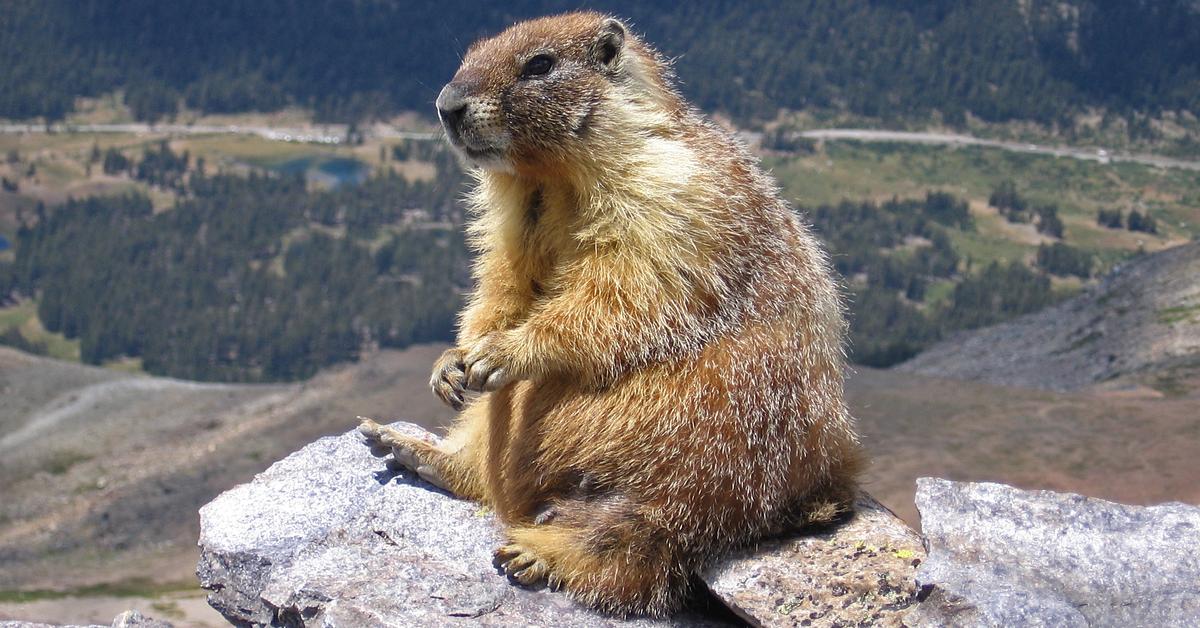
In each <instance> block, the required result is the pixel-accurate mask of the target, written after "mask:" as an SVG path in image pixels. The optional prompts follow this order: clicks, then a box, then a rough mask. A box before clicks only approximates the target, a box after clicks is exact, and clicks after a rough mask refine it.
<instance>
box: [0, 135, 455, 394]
mask: <svg viewBox="0 0 1200 628" xmlns="http://www.w3.org/2000/svg"><path fill="white" fill-rule="evenodd" d="M164 155H166V156H167V158H164ZM439 155H440V156H441V157H442V158H443V163H442V172H443V173H444V174H443V176H442V177H440V178H439V179H438V180H437V181H436V182H433V183H423V182H415V183H410V182H408V181H407V180H406V179H404V178H403V177H399V176H395V175H381V176H376V177H374V178H372V179H370V180H369V181H367V182H365V183H363V184H361V185H358V186H352V185H347V186H341V187H339V188H337V189H334V190H329V191H312V192H309V191H306V185H305V181H304V179H303V177H301V176H298V175H297V176H289V175H277V174H269V175H268V174H259V173H251V174H250V175H249V176H240V175H230V174H217V175H214V176H205V175H204V174H203V173H201V172H197V171H192V172H191V175H190V176H189V177H187V178H186V179H183V178H179V179H178V180H177V181H176V182H175V183H174V185H176V186H178V187H179V191H180V196H179V200H178V201H177V202H176V204H175V205H174V206H173V207H171V208H170V209H168V210H167V211H163V212H159V213H157V214H155V213H154V212H153V211H152V209H151V203H150V200H149V199H148V198H147V197H146V196H144V195H142V194H140V193H139V194H130V195H125V196H95V197H89V198H86V199H83V200H72V201H68V202H67V203H66V204H65V205H62V206H60V207H57V208H55V209H53V211H46V210H44V209H43V208H41V207H39V208H38V210H37V212H36V215H35V216H29V217H27V218H26V220H27V221H28V222H29V224H30V225H32V226H29V227H22V228H21V230H20V231H19V232H18V236H17V255H16V261H15V264H13V265H11V267H10V266H9V265H8V264H2V263H0V283H3V282H4V281H5V276H6V275H7V276H8V279H7V281H9V282H10V283H11V285H10V286H8V287H7V288H6V287H5V286H4V285H0V294H7V293H8V292H9V291H10V290H11V289H14V288H15V289H16V290H17V291H18V292H21V293H23V294H27V295H35V294H36V295H38V317H39V318H40V319H41V322H42V324H43V325H44V326H45V327H46V329H48V330H50V331H52V332H61V333H62V334H64V335H65V336H67V337H68V338H79V339H80V340H81V347H80V348H81V358H82V360H83V361H84V362H87V363H91V364H100V363H103V362H105V361H106V360H111V359H113V358H117V357H121V356H132V357H138V358H141V360H142V365H143V367H144V368H145V370H147V371H149V372H151V373H155V374H162V375H171V376H175V377H183V378H189V379H200V380H219V381H280V380H294V379H300V378H304V377H308V376H310V375H312V374H313V373H315V372H316V370H317V369H318V368H320V367H321V366H325V365H328V364H334V363H337V362H344V361H349V360H356V359H357V358H358V355H359V352H360V351H362V350H364V349H368V348H371V347H405V346H408V345H410V344H412V343H415V342H428V341H433V340H448V339H450V338H452V337H453V328H454V316H455V313H456V312H457V311H458V310H459V308H460V299H459V295H460V293H461V292H462V291H463V290H464V289H465V288H466V287H467V286H468V285H469V267H470V266H469V262H468V259H467V251H466V246H465V244H464V241H463V235H462V230H461V223H462V217H461V215H460V214H459V213H458V212H459V210H458V208H457V205H456V204H455V198H456V195H457V194H458V193H459V192H460V191H461V186H460V183H461V181H462V177H461V174H460V173H459V171H458V170H457V168H456V167H454V166H453V165H452V159H450V158H449V155H448V154H446V153H444V152H442V153H439ZM181 161H182V162H184V165H185V166H186V157H182V156H179V155H175V154H173V153H171V151H170V150H169V148H166V147H165V146H163V147H161V148H158V149H152V150H147V151H146V153H145V155H144V157H143V158H142V159H141V161H140V162H139V163H137V164H131V165H130V166H129V167H130V168H131V170H132V171H133V172H134V173H135V174H136V175H137V176H139V177H142V178H150V179H159V178H160V175H159V174H157V173H158V172H159V170H158V169H159V168H161V165H162V164H169V163H178V162H181Z"/></svg>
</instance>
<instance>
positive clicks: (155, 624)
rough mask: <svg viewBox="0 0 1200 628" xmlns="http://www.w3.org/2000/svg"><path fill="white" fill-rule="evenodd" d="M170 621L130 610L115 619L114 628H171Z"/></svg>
mask: <svg viewBox="0 0 1200 628" xmlns="http://www.w3.org/2000/svg"><path fill="white" fill-rule="evenodd" d="M172 625H173V624H171V622H169V621H163V620H161V619H154V618H153V617H147V616H145V615H143V614H142V613H141V612H140V611H137V610H130V611H125V612H124V613H121V614H120V615H117V616H116V617H115V618H114V619H113V623H112V628H171V627H172Z"/></svg>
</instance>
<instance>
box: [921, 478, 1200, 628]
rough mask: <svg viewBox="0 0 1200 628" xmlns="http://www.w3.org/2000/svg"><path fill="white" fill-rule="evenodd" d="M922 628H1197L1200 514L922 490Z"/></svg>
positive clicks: (1061, 496)
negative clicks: (926, 553)
mask: <svg viewBox="0 0 1200 628" xmlns="http://www.w3.org/2000/svg"><path fill="white" fill-rule="evenodd" d="M917 509H918V510H919V511H920V513H921V523H922V528H923V532H924V535H925V537H926V539H927V546H928V549H929V556H928V559H927V560H926V561H925V562H924V563H923V564H922V565H921V567H920V569H919V570H918V572H917V580H918V584H920V585H922V586H923V587H931V588H930V589H928V592H929V595H928V597H927V598H926V599H925V600H924V601H923V602H922V603H921V604H920V605H919V606H918V607H917V608H916V609H915V610H914V611H912V612H911V613H910V614H909V615H908V616H907V617H906V621H907V622H908V623H909V624H911V625H914V626H947V625H950V626H1122V627H1124V626H1198V625H1200V508H1197V507H1195V506H1187V505H1184V504H1164V505H1161V506H1149V507H1138V506H1125V505H1122V504H1115V503H1112V502H1107V501H1104V500H1100V499H1093V498H1088V497H1082V496H1079V495H1072V494H1067V493H1052V492H1049V491H1022V490H1019V489H1015V488H1012V487H1009V486H1004V485H1001V484H971V483H959V482H950V481H947V480H940V479H932V478H921V479H919V480H918V481H917Z"/></svg>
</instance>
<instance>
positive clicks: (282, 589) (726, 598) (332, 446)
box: [197, 423, 923, 626]
mask: <svg viewBox="0 0 1200 628" xmlns="http://www.w3.org/2000/svg"><path fill="white" fill-rule="evenodd" d="M393 427H397V428H399V429H403V430H405V431H408V432H409V433H411V434H413V435H414V436H418V437H421V438H429V439H432V438H435V437H433V436H432V435H431V434H428V433H427V432H425V431H424V430H422V429H421V428H419V427H417V426H414V425H411V424H406V423H395V424H393ZM388 462H390V461H388ZM200 524H201V534H200V547H201V559H200V563H199V566H198V568H197V574H198V575H199V577H200V581H201V584H202V586H204V587H205V588H206V589H208V590H209V591H211V594H210V595H209V603H210V604H211V605H212V606H213V607H214V608H216V609H217V610H218V611H220V612H221V613H222V614H224V615H225V617H226V618H228V619H229V620H230V621H231V622H233V623H235V624H238V625H283V624H287V625H297V626H300V625H320V626H359V625H380V626H444V625H447V624H448V623H452V622H454V621H455V620H458V621H461V622H468V623H471V624H473V625H504V626H507V625H514V624H518V625H540V626H610V625H618V624H619V625H630V626H659V625H663V626H666V625H687V626H695V625H721V624H727V623H729V622H730V621H731V620H732V621H736V618H735V617H734V616H732V615H731V614H730V613H729V611H728V610H726V608H725V607H726V606H727V607H728V608H729V609H733V611H734V612H736V613H737V615H739V616H741V617H742V618H743V619H745V620H747V621H750V622H751V623H754V624H758V625H801V624H803V623H804V622H806V621H807V622H817V621H820V622H825V623H828V621H827V620H826V619H821V618H839V619H841V620H844V623H847V624H855V623H868V622H871V621H880V622H887V621H892V622H893V623H895V622H898V621H899V617H900V614H901V611H902V610H903V609H905V608H906V607H907V606H909V605H910V604H912V603H913V600H914V597H915V592H916V589H915V586H913V584H912V580H913V573H914V572H915V565H916V564H917V563H918V562H919V561H920V559H921V558H922V557H923V552H922V551H921V547H920V544H919V541H918V540H917V537H916V536H915V535H914V533H912V531H911V530H909V529H908V528H907V527H905V526H904V524H903V523H901V522H900V521H899V520H898V519H897V518H895V517H894V516H893V515H892V514H891V513H890V512H889V511H887V509H885V508H883V507H882V506H880V505H879V504H878V503H876V502H874V500H871V499H870V498H869V497H865V496H864V497H863V499H862V500H861V501H860V511H859V515H858V516H857V517H855V518H853V519H852V520H850V521H849V522H848V523H846V524H845V525H842V526H839V527H837V528H833V529H829V530H824V531H821V532H819V533H816V534H809V535H797V536H794V537H791V538H785V539H776V540H771V541H768V542H764V543H762V544H761V545H760V546H759V547H758V548H757V549H756V550H754V551H750V550H747V551H745V552H742V553H740V554H738V555H736V556H732V557H730V558H729V559H727V560H725V561H723V562H722V563H720V564H718V565H714V566H713V567H712V568H710V569H708V570H707V571H706V572H705V573H704V574H703V577H704V580H705V582H706V584H707V585H708V588H709V590H710V591H711V592H712V595H713V596H714V597H715V599H711V598H710V599H701V600H698V602H697V604H695V607H694V608H693V609H692V610H690V611H687V612H684V613H681V614H680V615H678V616H676V617H673V618H670V619H668V620H661V621H656V620H650V619H645V618H634V619H631V620H627V621H621V620H617V619H614V618H612V617H607V616H604V615H599V614H596V613H594V612H592V611H591V610H589V609H587V608H585V607H583V606H580V605H579V604H576V603H575V602H573V601H572V600H570V599H569V598H568V597H567V596H566V595H564V594H562V593H558V592H551V591H549V590H546V589H541V590H531V589H526V588H522V587H520V586H516V585H514V584H512V583H510V582H509V581H508V579H507V578H505V577H504V576H502V575H500V574H499V573H498V572H497V570H496V569H495V568H494V567H493V565H492V551H493V550H494V549H495V548H496V547H498V546H499V545H500V544H501V537H500V533H499V527H498V526H497V524H496V522H495V520H494V518H493V516H492V515H491V514H490V513H489V512H488V511H486V510H485V509H483V508H481V507H480V506H479V505H478V504H476V503H473V502H469V501H464V500H460V499H456V498H454V497H452V496H450V495H448V494H446V493H444V492H442V491H439V490H438V489H436V488H434V487H432V486H431V485H429V484H427V483H425V482H423V481H421V480H419V479H417V478H416V477H415V475H414V474H412V473H410V472H409V471H407V470H405V469H398V468H395V467H394V466H390V465H389V464H387V463H386V462H385V461H384V460H381V459H379V458H376V457H375V456H374V455H373V454H372V452H371V450H370V448H369V447H367V446H366V445H365V443H364V439H363V437H362V436H360V435H359V434H358V432H357V431H350V432H347V433H346V434H343V435H341V436H336V437H328V438H323V439H321V440H319V441H317V442H315V443H312V444H311V445H308V446H307V447H305V448H303V449H302V450H300V451H298V452H296V453H294V454H292V455H291V456H288V457H287V458H285V459H284V460H282V461H280V462H277V463H275V464H274V465H272V466H271V468H269V469H267V470H266V471H265V472H263V473H261V474H259V475H258V476H257V477H256V478H255V479H254V480H253V481H252V482H250V483H248V484H244V485H241V486H238V487H236V488H234V489H232V490H230V491H227V492H226V493H224V494H222V495H221V496H219V497H218V498H217V499H215V500H213V501H212V502H211V503H209V504H208V505H206V506H205V507H204V508H202V509H201V510H200ZM701 593H703V592H701ZM717 600H719V601H717Z"/></svg>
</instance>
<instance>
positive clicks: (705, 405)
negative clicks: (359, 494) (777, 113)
mask: <svg viewBox="0 0 1200 628" xmlns="http://www.w3.org/2000/svg"><path fill="white" fill-rule="evenodd" d="M672 81H673V78H672V75H671V72H670V70H669V66H668V64H667V63H666V62H665V61H664V60H663V59H662V58H661V57H660V56H659V55H658V54H657V53H655V52H654V51H653V50H652V49H650V48H649V47H648V46H647V45H646V44H644V43H643V42H641V41H640V40H639V39H638V38H636V37H635V36H633V35H631V34H630V33H629V31H628V29H626V28H625V27H624V26H623V25H622V24H621V23H620V22H619V21H617V20H615V19H612V18H609V17H606V16H603V15H599V14H596V13H572V14H567V15H561V16H556V17H550V18H544V19H539V20H533V21H529V22H523V23H520V24H517V25H515V26H513V27H511V28H510V29H508V30H506V31H505V32H503V33H501V34H500V35H498V36H496V37H494V38H492V39H487V40H484V41H481V42H479V43H476V44H475V45H473V46H472V47H471V48H470V50H469V51H468V52H467V55H466V58H465V59H464V61H463V64H462V67H461V68H460V69H459V71H458V73H457V74H456V75H455V76H454V79H453V80H452V81H451V82H450V83H449V84H448V85H447V86H446V87H445V88H444V89H443V90H442V93H441V94H440V95H439V97H438V99H437V107H438V113H439V116H440V118H441V120H442V123H443V125H444V126H445V129H446V133H447V136H448V137H449V138H450V142H451V143H452V144H453V146H454V147H455V149H456V150H457V151H458V152H459V154H460V155H461V156H462V158H463V159H464V161H465V162H466V163H467V164H468V165H469V166H470V167H471V168H472V169H473V171H474V173H475V176H476V178H477V179H478V185H477V187H476V188H475V190H474V192H473V195H472V207H473V210H474V216H473V219H472V223H471V225H470V227H469V232H470V235H471V238H472V242H473V244H474V246H475V247H476V249H477V250H478V258H477V261H476V266H475V268H474V272H475V277H476V280H477V286H476V289H475V292H474V294H472V295H471V297H470V299H469V301H468V305H467V307H466V308H465V310H464V311H463V313H462V316H461V320H460V328H459V337H458V343H457V346H456V347H455V348H453V349H450V350H449V351H447V352H446V353H445V355H443V356H442V358H441V359H440V360H439V361H438V363H437V364H436V365H435V367H434V374H433V379H432V382H431V385H432V386H433V389H434V391H435V393H437V394H438V395H439V396H440V397H441V398H442V399H443V400H445V401H446V402H447V403H449V404H451V405H452V406H454V407H455V408H460V409H462V412H461V414H460V416H459V418H458V420H457V422H456V424H455V425H454V427H453V428H452V429H451V431H450V433H449V435H448V437H447V441H446V444H445V445H444V446H442V447H440V448H439V447H432V446H430V445H428V444H425V443H422V442H419V441H415V440H412V439H407V438H405V437H403V436H400V435H399V434H395V433H392V432H389V431H388V430H387V429H386V428H379V427H378V426H375V425H374V424H368V425H367V426H365V431H366V432H367V433H369V434H371V435H373V436H375V437H377V438H379V439H381V440H382V441H383V442H385V443H387V444H389V445H392V446H393V448H394V450H395V451H396V454H397V458H398V459H400V460H401V461H403V462H406V463H407V464H409V465H410V466H412V467H413V468H414V469H416V470H418V472H419V473H420V474H421V475H422V477H425V478H427V479H429V480H431V481H433V482H435V483H438V484H440V485H441V486H444V487H445V488H447V489H449V490H451V491H453V492H454V493H456V494H458V495H461V496H463V497H468V498H472V499H478V500H480V501H483V502H485V503H487V504H489V505H491V506H492V507H494V508H495V510H496V513H497V515H498V516H499V518H500V520H501V521H503V522H504V524H505V525H506V530H505V532H506V534H507V537H508V539H509V542H508V544H507V545H506V546H504V547H502V548H500V549H499V550H498V551H497V557H498V560H499V562H500V563H501V564H502V565H503V566H504V568H505V570H506V571H507V572H508V573H509V574H510V575H511V576H512V577H513V578H514V579H516V580H518V581H519V582H521V583H524V584H532V583H535V582H537V581H541V580H549V582H550V583H551V584H552V585H555V586H561V587H563V588H564V589H565V590H566V591H568V592H569V593H570V594H571V595H573V596H575V597H576V598H577V599H580V600H582V601H584V602H585V603H588V604H590V605H592V606H594V607H596V608H599V609H601V610H604V611H607V612H611V613H615V614H618V615H626V614H631V613H633V614H649V615H662V614H665V613H668V612H671V611H673V610H675V609H676V608H678V606H679V605H680V603H681V601H682V600H683V598H684V597H685V595H686V593H687V588H688V583H689V578H690V576H691V574H692V573H694V572H695V571H697V570H698V569H700V568H702V567H703V566H704V565H706V564H707V563H708V562H710V561H712V560H713V559H715V558H717V557H719V556H720V555H722V554H723V553H725V552H727V551H728V550H730V549H731V548H734V547H737V546H740V545H744V544H746V543H750V542H752V541H754V540H756V539H758V538H761V537H762V536H763V535H765V534H770V533H773V532H776V531H779V530H781V529H784V528H786V527H789V526H794V525H797V524H803V523H806V522H811V521H824V520H828V519H830V518H832V517H834V516H836V515H837V514H838V513H839V512H842V511H845V510H846V509H848V508H849V504H850V503H851V500H852V499H853V496H854V492H855V477H856V475H857V473H858V471H859V468H860V466H861V454H860V448H859V445H858V441H857V438H856V436H855V434H854V431H853V428H852V424H851V420H850V417H849V416H848V414H847V412H846V409H845V406H844V403H843V400H842V368H843V359H844V358H843V336H844V334H845V323H844V321H843V317H842V308H841V303H840V297H839V293H838V290H837V287H836V285H835V282H834V280H833V276H832V273H831V271H830V269H829V264H828V262H827V259H826V256H825V253H824V252H823V251H822V249H821V247H820V245H819V243H818V242H817V240H816V239H815V238H814V237H813V236H812V234H811V233H810V232H809V231H808V229H807V228H806V227H805V226H803V225H802V224H801V223H800V222H799V221H798V220H797V219H796V217H795V216H794V215H793V213H792V211H791V210H790V209H789V208H788V206H787V205H786V203H784V202H783V201H782V200H780V198H779V196H778V193H777V192H776V190H775V188H774V186H773V185H772V183H771V182H770V181H769V180H768V179H767V178H766V177H765V176H764V175H763V174H762V173H761V172H760V171H759V170H758V168H757V167H756V165H755V161H754V159H753V158H752V157H751V156H750V155H749V154H748V153H747V151H746V150H745V149H744V148H743V147H742V146H741V145H740V144H739V143H738V142H737V141H736V140H735V139H734V138H732V137H731V136H730V135H729V134H728V133H726V132H725V131H723V130H721V129H719V128H718V127H716V126H714V125H713V124H711V123H709V122H707V121H705V120H704V119H703V117H702V116H701V115H700V114H699V113H698V112H696V111H695V110H694V109H693V108H692V107H690V106H688V105H687V104H686V103H685V102H684V101H683V99H682V98H681V97H680V95H679V94H678V92H676V91H675V89H674V87H673V86H672ZM472 391H474V392H480V393H482V394H481V395H479V396H478V397H477V398H474V399H470V398H469V397H468V393H469V392H472Z"/></svg>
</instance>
